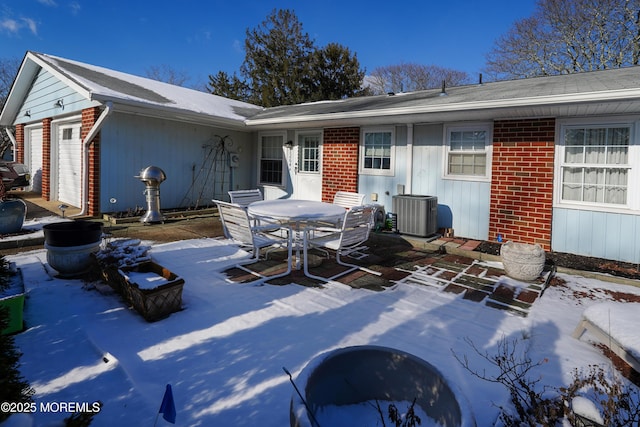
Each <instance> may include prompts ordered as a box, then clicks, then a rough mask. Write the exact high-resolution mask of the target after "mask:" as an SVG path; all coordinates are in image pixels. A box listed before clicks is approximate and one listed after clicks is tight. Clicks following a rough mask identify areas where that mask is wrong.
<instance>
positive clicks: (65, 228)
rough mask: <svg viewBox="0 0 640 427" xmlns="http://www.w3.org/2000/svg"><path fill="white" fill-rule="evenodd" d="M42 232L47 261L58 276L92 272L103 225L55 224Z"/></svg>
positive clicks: (79, 222)
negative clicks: (93, 256) (94, 255)
mask: <svg viewBox="0 0 640 427" xmlns="http://www.w3.org/2000/svg"><path fill="white" fill-rule="evenodd" d="M42 229H43V231H44V247H45V249H47V262H48V263H49V265H50V266H51V267H53V268H54V269H55V270H56V271H57V272H58V274H59V275H60V276H62V277H68V278H72V277H77V276H80V275H82V274H84V273H86V272H88V271H89V270H90V269H91V266H92V265H93V258H92V254H94V253H96V252H98V251H99V250H100V243H101V242H102V223H99V222H91V221H66V222H55V223H51V224H47V225H45V226H43V227H42Z"/></svg>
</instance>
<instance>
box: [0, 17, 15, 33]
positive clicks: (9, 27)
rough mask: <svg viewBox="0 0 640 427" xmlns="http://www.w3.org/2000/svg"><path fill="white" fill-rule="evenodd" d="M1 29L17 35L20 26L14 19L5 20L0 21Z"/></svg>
mask: <svg viewBox="0 0 640 427" xmlns="http://www.w3.org/2000/svg"><path fill="white" fill-rule="evenodd" d="M0 29H2V30H3V31H7V32H9V33H17V32H18V30H19V29H20V24H19V23H18V21H16V20H14V19H9V18H5V19H3V20H2V21H0Z"/></svg>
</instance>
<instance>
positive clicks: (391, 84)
mask: <svg viewBox="0 0 640 427" xmlns="http://www.w3.org/2000/svg"><path fill="white" fill-rule="evenodd" d="M367 81H368V83H369V86H370V87H371V90H372V92H373V93H374V94H378V95H380V94H384V93H388V92H413V91H416V90H424V89H433V88H437V87H440V86H441V85H442V82H443V81H444V82H446V84H447V86H459V85H461V84H466V83H469V82H470V77H469V75H468V74H467V73H466V72H464V71H458V70H453V69H450V68H444V67H439V66H437V65H421V64H398V65H388V66H385V67H378V68H376V69H374V70H373V71H372V72H371V74H370V75H369V76H368V77H367Z"/></svg>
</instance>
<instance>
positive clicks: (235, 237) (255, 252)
mask: <svg viewBox="0 0 640 427" xmlns="http://www.w3.org/2000/svg"><path fill="white" fill-rule="evenodd" d="M214 202H215V203H216V205H217V206H218V213H219V214H220V221H221V222H222V230H223V232H224V235H225V237H226V238H227V239H229V240H231V241H232V242H234V243H236V244H237V245H239V246H240V247H242V248H246V249H250V250H251V251H252V257H251V258H250V259H249V260H247V261H246V262H243V263H242V264H249V263H252V262H255V261H257V260H258V259H259V258H260V250H261V249H263V248H270V250H272V249H276V248H283V247H286V248H287V251H288V254H287V271H286V272H284V273H280V274H276V275H272V276H262V275H260V274H259V273H256V272H255V271H252V270H250V269H248V268H244V267H243V266H242V264H237V265H236V267H238V268H241V269H243V270H245V271H248V272H249V273H251V274H255V275H256V276H259V277H267V278H269V279H273V278H276V277H282V276H286V275H287V274H289V273H291V258H292V253H291V251H292V239H293V238H292V232H291V228H290V227H286V226H282V225H280V224H273V223H269V224H267V225H261V226H254V225H251V220H250V219H249V215H248V214H247V208H246V207H244V206H240V205H237V204H233V203H227V202H223V201H220V200H214ZM274 228H279V229H281V230H284V231H286V237H280V236H276V235H274V234H268V233H267V232H268V231H272V230H273V229H274ZM268 253H269V251H267V253H265V258H266V257H267V255H268Z"/></svg>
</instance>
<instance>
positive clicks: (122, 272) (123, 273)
mask: <svg viewBox="0 0 640 427" xmlns="http://www.w3.org/2000/svg"><path fill="white" fill-rule="evenodd" d="M118 275H119V276H120V279H119V284H118V285H117V286H118V287H119V288H120V290H121V293H122V296H123V297H124V298H125V299H126V300H127V301H129V303H131V305H132V306H133V308H134V309H135V310H136V311H137V312H138V313H140V314H141V315H142V317H144V318H145V320H147V321H148V322H154V321H156V320H160V319H164V318H165V317H167V316H169V315H170V314H171V313H175V312H176V311H180V310H182V289H183V287H184V279H182V278H181V277H179V276H178V275H176V274H175V273H173V272H171V271H169V270H168V269H166V268H164V267H163V266H161V265H159V264H156V263H155V262H153V261H144V262H141V263H138V264H135V265H130V266H126V267H122V268H120V269H118ZM114 288H115V286H114Z"/></svg>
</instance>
